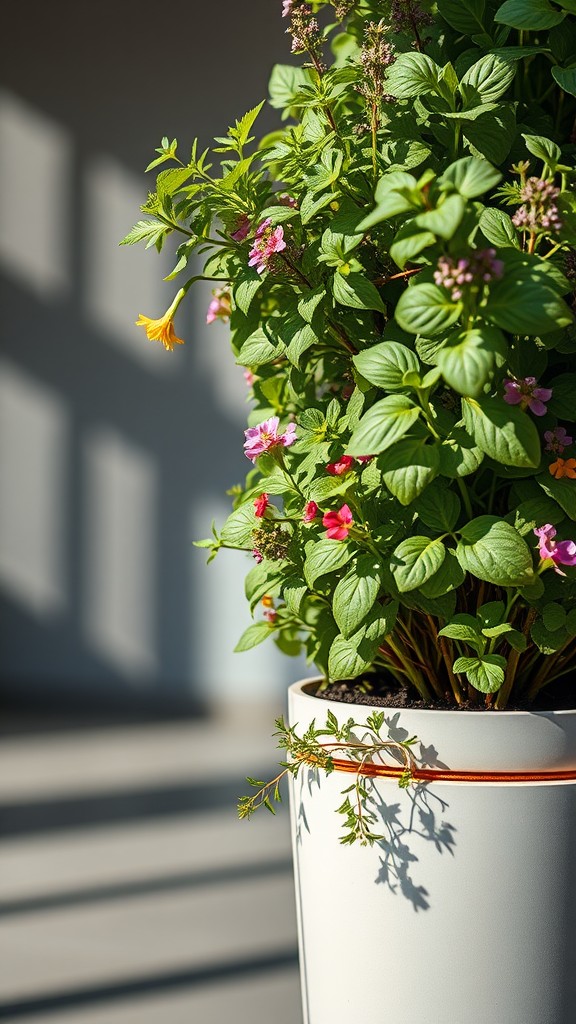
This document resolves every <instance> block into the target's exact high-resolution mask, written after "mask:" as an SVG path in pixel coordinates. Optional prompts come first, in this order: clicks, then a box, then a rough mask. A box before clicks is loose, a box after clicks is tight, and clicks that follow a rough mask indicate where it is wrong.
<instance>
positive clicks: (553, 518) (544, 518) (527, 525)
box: [507, 494, 565, 539]
mask: <svg viewBox="0 0 576 1024" xmlns="http://www.w3.org/2000/svg"><path fill="white" fill-rule="evenodd" d="M507 518H508V520H509V521H510V522H511V523H512V526H513V527H514V529H515V530H518V533H519V534H520V536H521V537H526V536H528V537H530V539H532V534H533V531H534V530H535V529H536V527H537V526H542V525H543V524H544V523H552V525H553V526H558V524H559V523H561V522H562V520H563V519H565V515H564V512H563V511H562V509H561V508H559V507H558V505H557V504H556V502H555V501H553V500H552V499H551V498H548V497H546V496H545V495H544V494H542V495H541V497H538V498H529V499H528V500H527V501H523V502H521V503H520V505H518V507H517V508H516V509H514V510H513V512H511V513H510V515H509V516H507Z"/></svg>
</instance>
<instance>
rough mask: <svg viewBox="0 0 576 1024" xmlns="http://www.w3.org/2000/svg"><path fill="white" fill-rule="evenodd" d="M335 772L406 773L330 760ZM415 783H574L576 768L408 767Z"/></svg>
mask: <svg viewBox="0 0 576 1024" xmlns="http://www.w3.org/2000/svg"><path fill="white" fill-rule="evenodd" d="M332 764H333V765H334V769H335V771H337V772H350V773H353V774H356V773H357V772H358V770H359V769H360V774H361V775H364V776H367V777H368V778H384V779H399V778H400V776H401V775H403V774H404V772H405V771H406V767H405V765H384V764H374V763H373V762H364V763H363V764H362V765H360V764H359V762H358V761H346V760H340V759H338V758H333V759H332ZM410 774H411V776H412V778H413V779H414V781H415V782H571V781H575V780H576V768H562V769H559V770H557V771H540V772H468V771H466V772H461V771H452V770H451V769H449V768H412V769H411V772H410Z"/></svg>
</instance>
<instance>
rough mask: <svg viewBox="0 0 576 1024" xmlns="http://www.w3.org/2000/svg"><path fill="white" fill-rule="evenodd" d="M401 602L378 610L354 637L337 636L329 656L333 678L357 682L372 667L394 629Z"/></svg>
mask: <svg viewBox="0 0 576 1024" xmlns="http://www.w3.org/2000/svg"><path fill="white" fill-rule="evenodd" d="M397 613H398V602H397V601H391V602H390V604H388V605H386V606H385V607H383V608H382V607H379V608H378V609H377V610H376V609H375V610H374V611H373V612H372V615H371V616H370V619H369V621H368V622H367V623H365V624H364V625H363V626H361V627H360V629H358V630H357V631H356V632H355V633H353V634H352V636H349V637H346V636H342V635H341V634H340V635H339V636H336V637H335V639H334V640H333V642H332V645H331V647H330V653H329V656H328V674H329V676H330V678H331V679H354V678H355V677H356V676H358V675H360V673H361V672H364V671H365V670H366V669H367V668H370V666H371V664H372V662H373V660H374V655H375V654H376V651H377V650H378V646H379V644H381V643H382V640H383V639H384V637H385V636H387V635H388V633H390V632H391V630H392V629H393V628H394V623H395V621H396V615H397Z"/></svg>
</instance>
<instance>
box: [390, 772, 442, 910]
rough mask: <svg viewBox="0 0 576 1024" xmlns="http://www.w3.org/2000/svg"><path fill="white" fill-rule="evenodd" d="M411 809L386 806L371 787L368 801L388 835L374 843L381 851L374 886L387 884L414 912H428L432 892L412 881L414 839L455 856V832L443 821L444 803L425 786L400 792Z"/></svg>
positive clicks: (391, 805) (417, 786) (415, 856)
mask: <svg viewBox="0 0 576 1024" xmlns="http://www.w3.org/2000/svg"><path fill="white" fill-rule="evenodd" d="M403 796H404V797H405V798H407V799H408V800H409V801H410V808H409V809H408V808H407V807H406V804H405V802H404V806H402V805H401V804H400V803H394V804H391V803H390V804H389V803H386V801H385V800H384V799H383V798H382V795H381V794H380V793H379V791H378V789H377V787H376V786H373V787H371V793H370V801H371V803H372V804H373V809H374V813H375V814H377V816H378V819H379V820H380V821H381V822H382V824H383V825H384V827H385V829H386V832H387V833H388V838H387V839H381V840H379V841H378V843H377V844H376V845H377V846H378V847H379V848H380V850H381V851H382V854H383V855H382V856H381V857H380V870H379V872H378V875H377V876H376V883H377V884H380V885H386V886H387V887H388V889H389V891H390V892H391V893H393V894H395V895H399V896H403V897H404V898H405V899H407V900H409V902H410V903H412V905H413V907H414V910H415V911H418V910H428V909H429V907H430V898H432V897H431V893H430V892H429V891H428V889H426V888H425V887H424V886H423V885H419V884H418V883H417V882H416V880H415V878H414V867H413V866H414V865H415V864H417V863H418V861H419V857H418V856H417V854H416V853H415V852H414V848H413V847H414V840H416V841H417V843H419V842H420V841H424V842H426V843H433V844H434V846H435V847H436V850H437V852H438V853H439V854H444V853H449V854H451V856H454V847H455V845H456V840H455V835H454V834H455V832H456V829H455V828H454V826H453V825H451V824H450V822H448V821H446V820H445V819H444V812H445V811H446V810H447V808H448V804H447V802H446V801H445V800H442V799H441V798H440V797H439V796H437V795H436V794H435V793H433V792H432V791H431V790H430V789H429V787H428V785H427V784H426V783H419V784H418V785H416V786H413V787H410V788H409V789H407V790H404V791H403Z"/></svg>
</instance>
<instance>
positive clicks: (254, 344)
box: [236, 327, 284, 366]
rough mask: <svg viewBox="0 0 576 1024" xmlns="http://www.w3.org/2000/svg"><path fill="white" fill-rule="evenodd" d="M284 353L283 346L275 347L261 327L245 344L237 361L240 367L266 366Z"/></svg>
mask: <svg viewBox="0 0 576 1024" xmlns="http://www.w3.org/2000/svg"><path fill="white" fill-rule="evenodd" d="M283 352H284V346H283V345H273V344H272V342H271V341H269V339H268V338H267V337H266V335H265V334H264V331H263V330H262V328H261V327H259V328H258V330H257V331H254V333H253V334H251V335H250V337H249V338H248V339H247V340H246V341H245V342H244V344H243V345H242V348H241V349H240V354H239V356H238V359H237V360H236V362H237V364H238V366H264V365H265V364H266V363H272V362H273V361H274V360H275V359H277V358H278V356H279V355H281V354H282V353H283Z"/></svg>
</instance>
